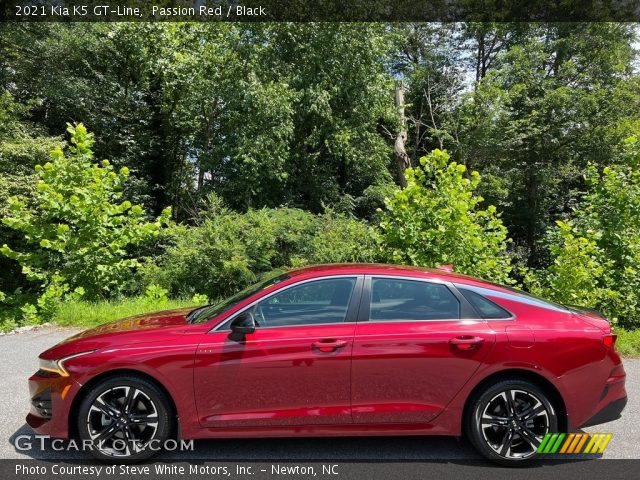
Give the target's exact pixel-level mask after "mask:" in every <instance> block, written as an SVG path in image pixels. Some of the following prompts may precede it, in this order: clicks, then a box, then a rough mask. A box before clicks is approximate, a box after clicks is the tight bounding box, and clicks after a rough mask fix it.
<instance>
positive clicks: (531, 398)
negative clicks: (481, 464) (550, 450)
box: [466, 379, 558, 466]
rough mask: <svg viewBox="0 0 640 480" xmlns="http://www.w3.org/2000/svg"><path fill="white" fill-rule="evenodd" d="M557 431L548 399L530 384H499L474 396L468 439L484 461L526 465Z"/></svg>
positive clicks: (467, 427) (553, 410)
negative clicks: (550, 435) (551, 433)
mask: <svg viewBox="0 0 640 480" xmlns="http://www.w3.org/2000/svg"><path fill="white" fill-rule="evenodd" d="M557 428H558V417H557V413H556V410H555V409H554V408H553V404H552V403H551V401H550V400H549V397H548V395H547V394H546V393H545V392H544V391H543V390H542V389H541V388H540V387H538V386H537V385H535V384H534V383H531V382H528V381H525V380H519V379H512V380H502V381H500V382H498V383H496V384H494V385H490V386H488V387H486V388H484V389H483V390H482V391H480V392H478V393H477V394H476V395H474V398H473V399H472V400H471V408H470V409H469V414H468V416H467V419H466V430H467V434H468V437H469V439H470V441H471V443H472V444H473V445H474V447H475V448H476V449H477V450H478V451H479V452H480V453H481V454H482V455H484V456H485V457H487V458H488V459H490V460H493V461H495V462H498V463H500V464H503V465H509V466H518V465H525V464H527V463H528V462H529V461H530V460H531V459H532V458H534V457H535V455H536V451H537V448H538V446H539V445H540V443H541V442H542V439H543V438H544V436H545V435H546V434H547V433H549V432H555V431H557Z"/></svg>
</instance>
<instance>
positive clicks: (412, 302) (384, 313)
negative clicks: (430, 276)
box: [369, 278, 460, 322]
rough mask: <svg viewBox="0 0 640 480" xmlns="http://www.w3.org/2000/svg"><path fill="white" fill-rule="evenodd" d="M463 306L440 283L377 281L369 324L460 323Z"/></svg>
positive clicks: (397, 280)
mask: <svg viewBox="0 0 640 480" xmlns="http://www.w3.org/2000/svg"><path fill="white" fill-rule="evenodd" d="M459 318H460V302H458V299H457V298H456V297H455V295H454V294H453V293H451V290H449V289H448V288H447V287H446V286H445V285H441V284H439V283H429V282H421V281H415V280H400V279H393V278H374V279H373V280H372V285H371V309H370V313H369V320H371V321H380V322H393V321H403V320H457V319H459Z"/></svg>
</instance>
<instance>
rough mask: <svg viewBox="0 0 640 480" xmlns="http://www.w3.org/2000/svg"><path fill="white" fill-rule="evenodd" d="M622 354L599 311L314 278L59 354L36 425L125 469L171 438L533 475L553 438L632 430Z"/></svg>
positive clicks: (469, 292) (381, 268)
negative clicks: (467, 444) (423, 445)
mask: <svg viewBox="0 0 640 480" xmlns="http://www.w3.org/2000/svg"><path fill="white" fill-rule="evenodd" d="M615 339H616V336H615V335H614V334H613V333H612V332H611V327H610V325H609V322H608V321H607V320H605V319H604V318H602V317H601V316H600V315H599V314H598V313H596V312H595V311H592V310H587V309H578V308H574V307H566V306H562V305H556V304H553V303H551V302H547V301H544V300H540V299H538V298H534V297H532V296H529V295H528V294H525V293H522V292H518V291H515V290H512V289H509V288H507V287H503V286H499V285H494V284H491V283H488V282H485V281H482V280H478V279H474V278H471V277H466V276H462V275H457V274H454V273H452V272H447V271H443V270H426V269H419V268H408V267H397V266H390V265H364V264H345V265H325V266H315V267H309V268H303V269H299V270H294V271H291V272H289V273H286V274H283V275H279V276H277V277H273V278H270V279H269V280H267V281H264V282H262V283H259V284H257V285H254V286H252V287H250V288H248V289H246V290H244V291H242V292H240V293H238V294H237V295H235V296H233V297H231V298H229V299H228V300H226V301H224V302H222V303H219V304H217V305H209V306H204V307H201V308H197V309H195V310H193V309H190V310H175V311H165V312H159V313H156V314H150V315H141V316H138V317H132V318H128V319H124V320H121V321H118V322H114V323H109V324H106V325H102V326H99V327H97V328H93V329H91V330H87V331H85V332H83V333H80V334H78V335H76V336H74V337H71V338H70V339H68V340H66V341H64V342H62V343H60V344H58V345H56V346H55V347H53V348H51V349H49V350H47V351H45V352H44V353H42V354H41V355H40V369H39V370H38V372H37V373H35V374H34V375H33V376H32V377H31V378H30V379H29V383H30V392H31V411H30V413H29V415H28V416H27V422H28V424H29V425H30V426H31V427H32V428H33V429H34V430H35V431H36V432H38V433H40V434H47V435H50V436H52V437H57V438H70V437H74V438H75V437H76V436H77V437H79V438H80V439H82V440H84V441H85V442H83V443H87V442H88V443H90V444H91V445H93V446H94V448H93V449H92V452H93V453H94V455H96V456H97V457H98V458H100V459H103V460H108V461H116V462H120V463H124V462H134V461H139V460H142V459H145V458H148V457H149V456H151V455H152V454H153V453H155V451H156V450H157V448H155V449H152V448H150V446H151V445H152V444H153V445H160V444H161V442H163V441H165V440H166V439H168V438H171V436H179V437H180V438H184V439H197V438H237V437H288V436H358V435H454V436H461V435H465V436H466V437H467V438H468V439H469V440H470V441H471V443H472V444H473V445H474V446H475V447H476V448H477V449H478V450H479V451H480V453H482V454H483V455H484V456H486V457H488V458H489V459H492V460H494V461H497V462H501V463H504V464H511V465H514V464H523V463H526V462H527V461H529V460H530V459H532V458H533V457H534V456H535V454H536V448H537V446H538V445H539V444H540V442H541V440H542V438H543V437H544V435H545V434H546V433H548V432H556V431H560V432H566V431H572V430H575V429H578V428H580V427H582V426H585V425H591V424H596V423H602V422H605V421H609V420H612V419H615V418H618V417H619V416H620V413H621V411H622V409H623V408H624V405H625V403H626V391H625V385H624V383H625V372H624V368H623V366H622V362H621V360H620V357H619V356H618V354H617V353H616V352H615V350H614V345H615Z"/></svg>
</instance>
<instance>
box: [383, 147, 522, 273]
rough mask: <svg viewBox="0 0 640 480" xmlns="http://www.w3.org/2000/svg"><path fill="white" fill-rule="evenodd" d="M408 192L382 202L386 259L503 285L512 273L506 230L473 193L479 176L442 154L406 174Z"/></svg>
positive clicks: (435, 153)
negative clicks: (446, 268)
mask: <svg viewBox="0 0 640 480" xmlns="http://www.w3.org/2000/svg"><path fill="white" fill-rule="evenodd" d="M406 176H407V187H406V188H405V189H404V190H398V191H396V193H395V194H394V195H393V196H392V197H391V198H389V199H387V201H386V210H385V211H383V212H382V220H381V222H380V244H381V248H382V252H383V255H384V257H385V258H386V259H387V260H389V261H391V262H394V263H402V264H408V265H418V266H425V267H435V266H437V265H439V264H447V263H452V264H454V266H455V269H456V271H458V272H461V273H465V274H469V275H475V276H478V277H482V278H485V279H488V280H493V281H498V282H507V281H508V275H509V272H510V270H511V264H510V258H509V256H508V255H507V252H506V250H507V242H508V240H507V229H506V228H505V227H504V225H503V224H502V221H501V220H500V218H499V216H498V214H497V213H496V208H495V207H494V206H492V205H490V206H488V207H486V208H482V206H481V204H482V201H483V199H482V197H480V196H477V195H475V193H474V191H475V190H476V188H477V187H478V185H479V183H480V175H479V174H478V172H471V173H470V174H467V170H466V168H465V166H464V165H459V164H457V163H455V162H449V155H448V154H447V153H446V152H444V151H440V150H434V151H433V152H432V153H431V154H429V155H427V156H426V157H423V158H421V159H420V166H419V167H416V168H409V169H407V170H406Z"/></svg>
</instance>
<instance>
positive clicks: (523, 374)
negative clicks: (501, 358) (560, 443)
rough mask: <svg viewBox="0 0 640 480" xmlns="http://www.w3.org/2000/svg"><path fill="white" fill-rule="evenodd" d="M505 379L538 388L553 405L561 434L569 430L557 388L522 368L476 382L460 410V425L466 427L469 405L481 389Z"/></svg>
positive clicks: (536, 374) (562, 400)
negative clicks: (556, 412)
mask: <svg viewBox="0 0 640 480" xmlns="http://www.w3.org/2000/svg"><path fill="white" fill-rule="evenodd" d="M506 379H518V380H528V381H530V382H531V383H533V384H535V385H537V386H538V387H540V388H541V389H542V390H543V391H544V392H545V393H546V394H547V395H548V396H549V400H551V402H552V403H553V406H554V407H555V408H556V410H558V429H559V430H560V431H561V432H566V431H567V429H568V428H569V419H568V415H567V407H566V405H565V402H564V399H563V398H562V395H561V393H560V391H559V390H558V389H557V387H556V386H555V385H554V384H553V383H551V381H549V380H548V379H547V378H545V377H544V376H543V375H541V374H539V373H536V372H533V371H531V370H525V369H522V368H510V369H507V370H500V371H498V372H494V373H492V374H490V375H488V376H487V377H485V378H483V379H482V380H481V381H480V382H478V383H477V384H476V385H475V386H474V387H473V389H472V390H471V392H469V395H468V396H467V398H466V400H465V403H464V408H463V410H462V424H463V425H466V422H467V418H468V415H469V410H470V408H471V404H472V402H473V400H474V398H475V397H476V395H477V394H478V392H480V391H481V390H482V389H484V388H485V387H486V386H487V385H490V384H492V383H496V382H498V381H501V380H506ZM463 433H465V434H466V428H463Z"/></svg>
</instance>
